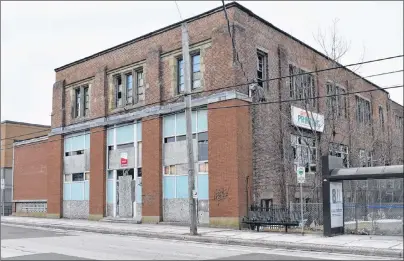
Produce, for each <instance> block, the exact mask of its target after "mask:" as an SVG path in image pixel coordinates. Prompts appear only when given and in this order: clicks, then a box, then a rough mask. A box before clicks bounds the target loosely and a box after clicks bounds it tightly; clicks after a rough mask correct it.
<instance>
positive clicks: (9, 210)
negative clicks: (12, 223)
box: [0, 202, 13, 216]
mask: <svg viewBox="0 0 404 261" xmlns="http://www.w3.org/2000/svg"><path fill="white" fill-rule="evenodd" d="M12 211H13V208H12V203H11V202H4V213H3V202H1V203H0V213H1V215H4V216H10V215H11V214H12Z"/></svg>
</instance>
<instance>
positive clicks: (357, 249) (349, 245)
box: [1, 216, 403, 257]
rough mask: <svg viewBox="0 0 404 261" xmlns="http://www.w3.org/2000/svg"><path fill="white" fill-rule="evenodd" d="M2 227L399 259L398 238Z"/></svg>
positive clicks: (34, 221)
mask: <svg viewBox="0 0 404 261" xmlns="http://www.w3.org/2000/svg"><path fill="white" fill-rule="evenodd" d="M1 223H2V224H14V225H23V226H30V227H43V228H55V229H64V230H74V231H86V232H95V233H106V234H119V235H128V236H139V237H148V238H163V239H175V240H187V241H195V242H205V243H216V244H229V245H243V246H255V247H266V248H281V249H294V250H307V251H320V252H334V253H346V254H355V255H368V256H384V257H402V256H403V238H402V237H400V236H362V235H360V236H359V235H342V236H336V237H323V236H322V235H321V234H306V235H304V236H303V235H300V234H285V233H273V232H255V231H249V230H241V231H240V230H231V229H221V228H209V227H200V228H198V232H199V235H198V236H190V235H189V228H188V227H184V226H175V225H160V224H126V223H111V222H97V221H88V220H69V219H45V218H28V217H12V216H8V217H2V218H1Z"/></svg>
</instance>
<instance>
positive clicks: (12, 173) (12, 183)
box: [3, 140, 15, 214]
mask: <svg viewBox="0 0 404 261" xmlns="http://www.w3.org/2000/svg"><path fill="white" fill-rule="evenodd" d="M14 149H15V146H14V140H13V162H12V165H11V214H12V213H13V205H14V202H13V200H14ZM4 182H5V181H4ZM3 208H4V204H3ZM3 213H4V211H3Z"/></svg>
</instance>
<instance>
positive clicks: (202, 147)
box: [198, 132, 208, 161]
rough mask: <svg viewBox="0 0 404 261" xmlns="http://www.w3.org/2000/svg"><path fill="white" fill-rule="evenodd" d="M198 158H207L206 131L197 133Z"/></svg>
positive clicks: (201, 159)
mask: <svg viewBox="0 0 404 261" xmlns="http://www.w3.org/2000/svg"><path fill="white" fill-rule="evenodd" d="M198 160H199V161H204V160H208V133H207V132H202V133H198Z"/></svg>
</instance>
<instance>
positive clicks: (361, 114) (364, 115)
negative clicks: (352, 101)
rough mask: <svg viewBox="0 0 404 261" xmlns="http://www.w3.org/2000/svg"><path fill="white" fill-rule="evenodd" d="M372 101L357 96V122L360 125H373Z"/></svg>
mask: <svg viewBox="0 0 404 261" xmlns="http://www.w3.org/2000/svg"><path fill="white" fill-rule="evenodd" d="M371 113H372V112H371V109H370V101H368V100H365V99H363V98H361V97H359V96H356V121H357V122H358V123H364V124H370V123H371Z"/></svg>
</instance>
